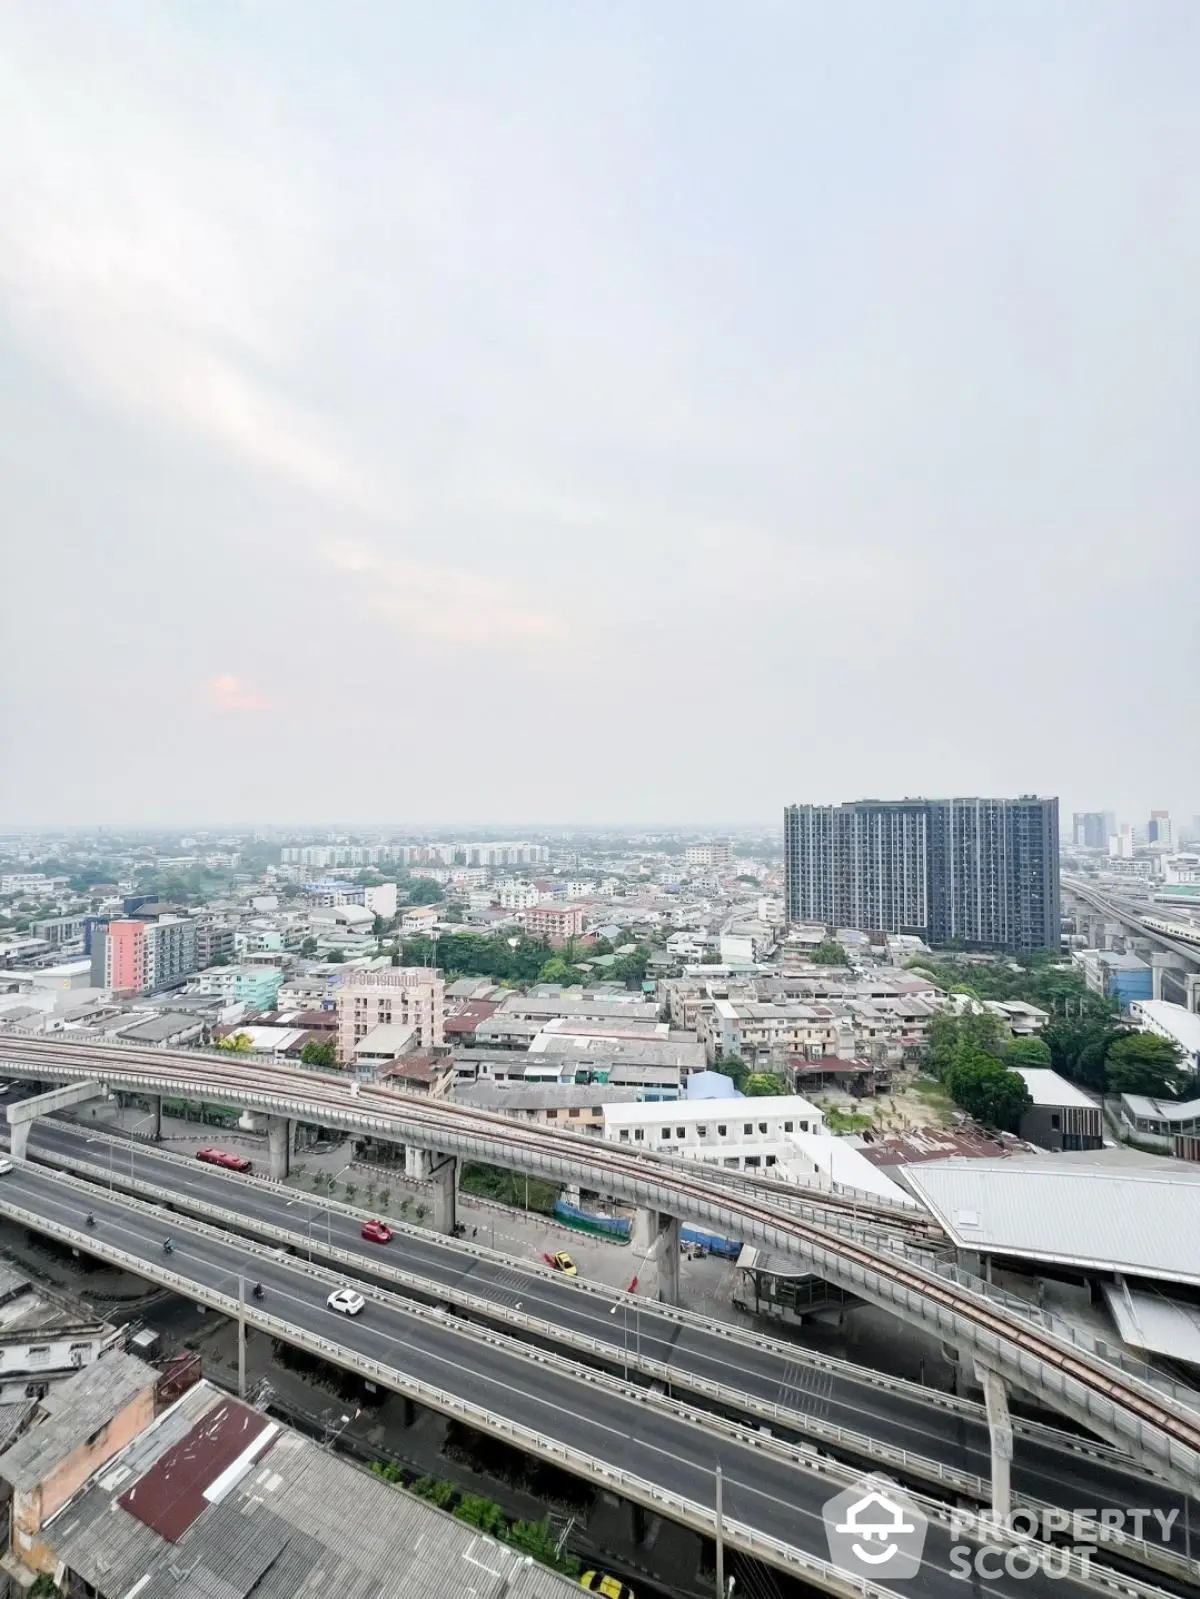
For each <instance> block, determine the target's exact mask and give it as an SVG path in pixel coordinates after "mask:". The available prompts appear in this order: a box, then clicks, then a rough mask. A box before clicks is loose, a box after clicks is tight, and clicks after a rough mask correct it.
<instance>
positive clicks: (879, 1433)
mask: <svg viewBox="0 0 1200 1599" xmlns="http://www.w3.org/2000/svg"><path fill="white" fill-rule="evenodd" d="M29 1150H30V1154H31V1155H32V1156H33V1157H34V1158H36V1159H41V1160H45V1161H48V1162H52V1163H53V1164H55V1165H59V1166H62V1167H63V1168H64V1169H67V1170H75V1171H80V1170H82V1169H84V1168H86V1167H88V1166H91V1167H96V1168H98V1169H99V1170H100V1171H101V1172H102V1173H103V1172H104V1171H105V1170H107V1171H108V1173H109V1174H110V1179H111V1181H113V1182H114V1183H115V1184H116V1185H117V1187H121V1186H123V1185H125V1184H126V1183H127V1182H129V1181H132V1182H133V1183H135V1184H136V1185H137V1187H138V1188H139V1190H141V1191H142V1192H145V1191H146V1189H147V1188H150V1189H152V1190H153V1193H152V1194H151V1195H150V1197H153V1198H157V1199H160V1200H162V1201H164V1202H169V1203H171V1204H172V1205H174V1206H175V1207H176V1208H178V1209H181V1210H184V1211H187V1210H189V1209H191V1210H192V1211H193V1213H196V1214H200V1215H203V1214H204V1212H205V1211H206V1210H207V1211H210V1212H211V1211H213V1210H214V1209H215V1210H220V1211H222V1212H225V1213H226V1214H227V1215H229V1214H234V1215H236V1216H237V1217H238V1218H239V1225H240V1226H244V1227H245V1228H246V1229H247V1230H248V1231H254V1230H255V1229H256V1228H258V1229H261V1230H263V1231H266V1230H268V1229H272V1228H275V1229H283V1230H284V1231H287V1232H289V1233H291V1234H293V1235H294V1236H295V1237H296V1238H297V1239H298V1240H299V1241H303V1242H304V1243H305V1244H306V1245H307V1247H308V1248H310V1249H311V1250H312V1252H313V1253H314V1254H315V1255H316V1256H317V1257H318V1258H319V1257H320V1256H321V1254H322V1253H324V1251H325V1250H326V1249H332V1250H336V1251H338V1252H339V1253H345V1254H349V1255H351V1256H354V1257H357V1258H358V1259H359V1260H360V1261H361V1266H360V1267H358V1268H357V1271H358V1273H360V1274H361V1275H362V1276H363V1277H366V1278H370V1277H371V1276H372V1274H375V1276H376V1278H377V1279H379V1274H380V1273H381V1272H383V1271H386V1270H387V1269H389V1268H391V1269H395V1270H397V1271H401V1272H404V1273H407V1274H410V1275H411V1276H412V1277H414V1278H416V1279H419V1281H420V1284H421V1287H420V1288H419V1289H418V1290H417V1291H418V1292H419V1293H421V1295H422V1297H424V1298H428V1299H431V1300H435V1301H436V1300H437V1299H438V1298H439V1296H443V1297H445V1298H448V1299H450V1298H461V1299H466V1298H469V1299H470V1300H471V1301H473V1302H474V1303H473V1305H472V1312H471V1313H472V1314H474V1315H476V1316H480V1315H482V1316H484V1317H486V1315H487V1310H486V1309H483V1310H482V1311H481V1310H480V1308H479V1306H480V1305H481V1304H482V1305H483V1306H485V1307H491V1309H492V1310H493V1311H494V1318H495V1323H496V1324H497V1325H504V1324H505V1323H506V1321H507V1322H508V1323H509V1325H510V1326H511V1324H512V1322H514V1321H515V1320H516V1318H515V1317H513V1316H512V1315H511V1313H512V1312H513V1311H515V1310H519V1311H521V1312H522V1313H523V1318H522V1319H524V1318H534V1319H535V1320H536V1321H538V1322H541V1323H544V1324H545V1325H546V1326H547V1328H548V1329H550V1330H551V1332H552V1334H557V1335H558V1337H557V1341H558V1342H559V1343H560V1344H566V1343H568V1341H569V1344H570V1346H571V1347H572V1348H573V1349H574V1350H575V1351H579V1350H581V1349H582V1350H585V1351H593V1350H594V1352H595V1355H596V1357H598V1358H600V1359H602V1360H604V1361H605V1363H606V1364H607V1365H609V1366H611V1367H613V1368H615V1369H623V1368H626V1367H630V1366H631V1367H635V1368H636V1367H639V1366H640V1367H642V1368H643V1369H654V1368H657V1369H658V1370H659V1371H660V1372H661V1371H664V1370H665V1372H666V1374H667V1378H668V1381H669V1382H670V1384H671V1387H672V1388H673V1389H674V1390H676V1391H680V1392H683V1393H685V1394H686V1393H688V1391H689V1390H691V1391H692V1392H696V1391H702V1392H703V1391H707V1392H710V1393H711V1391H712V1389H713V1387H719V1389H720V1391H721V1393H722V1395H723V1399H724V1403H723V1406H722V1408H723V1409H725V1410H726V1411H727V1412H730V1413H736V1412H737V1410H738V1408H739V1406H738V1400H739V1398H740V1397H741V1396H749V1397H750V1398H751V1399H752V1400H755V1401H758V1402H759V1403H760V1405H761V1406H762V1407H764V1408H765V1407H779V1415H778V1419H777V1421H776V1423H775V1427H776V1430H777V1431H781V1432H784V1433H787V1432H795V1433H796V1434H800V1435H804V1434H806V1433H807V1434H809V1435H811V1436H814V1437H815V1438H816V1439H817V1441H818V1442H820V1443H821V1445H822V1447H824V1448H827V1449H828V1448H830V1447H831V1443H830V1433H829V1428H830V1427H831V1426H832V1427H836V1428H842V1429H845V1430H846V1431H847V1432H848V1433H850V1434H855V1435H858V1436H863V1435H867V1436H869V1437H870V1438H872V1439H876V1440H879V1441H880V1442H882V1443H884V1444H887V1445H890V1446H891V1447H892V1448H894V1449H897V1450H904V1451H906V1452H907V1453H909V1454H910V1455H911V1456H915V1457H917V1460H918V1461H921V1460H924V1461H927V1462H928V1461H932V1462H936V1463H937V1464H940V1465H941V1466H945V1467H948V1468H949V1469H950V1470H951V1471H954V1472H959V1473H963V1474H968V1475H973V1476H977V1477H980V1478H982V1479H983V1480H984V1481H985V1482H986V1480H987V1478H988V1475H989V1472H990V1453H989V1442H988V1428H987V1422H986V1419H985V1417H984V1415H983V1413H982V1410H981V1409H979V1408H978V1407H975V1406H969V1405H965V1404H963V1403H961V1402H959V1401H953V1400H947V1399H946V1398H944V1397H942V1396H937V1395H932V1394H931V1395H923V1394H922V1393H921V1391H920V1390H919V1389H918V1388H916V1387H915V1386H914V1385H912V1384H909V1383H903V1382H898V1381H894V1380H891V1379H888V1378H886V1377H884V1376H883V1375H882V1374H879V1373H874V1372H869V1371H867V1370H865V1369H863V1368H858V1367H853V1366H850V1365H848V1364H846V1363H843V1362H835V1361H829V1360H825V1359H822V1358H820V1357H817V1356H813V1355H811V1354H810V1353H808V1352H807V1351H805V1350H803V1349H802V1348H800V1347H799V1346H789V1345H787V1344H783V1343H779V1342H777V1341H775V1340H770V1339H762V1338H761V1337H757V1336H751V1335H749V1334H748V1332H744V1331H741V1330H735V1331H731V1330H730V1329H728V1328H725V1327H723V1326H722V1325H720V1324H717V1323H711V1322H708V1321H707V1320H706V1319H705V1318H701V1317H697V1316H681V1315H679V1314H678V1313H677V1312H673V1311H671V1310H668V1309H666V1308H665V1307H661V1306H659V1305H658V1304H657V1303H656V1302H655V1301H653V1300H649V1299H640V1298H634V1297H632V1296H629V1295H622V1294H619V1293H614V1292H612V1291H610V1290H605V1289H596V1288H594V1287H591V1286H590V1285H588V1286H585V1285H581V1284H577V1283H574V1282H572V1281H570V1280H569V1279H566V1278H564V1277H562V1276H561V1275H557V1274H552V1273H549V1272H548V1271H546V1270H544V1269H542V1268H541V1267H540V1266H539V1265H537V1264H532V1265H531V1264H526V1263H522V1262H519V1261H514V1260H512V1259H509V1258H507V1257H500V1256H496V1255H494V1254H493V1253H492V1252H491V1251H489V1250H485V1249H480V1248H477V1247H475V1246H473V1245H471V1244H467V1243H461V1242H458V1241H456V1240H452V1239H448V1238H444V1237H441V1236H439V1235H437V1234H433V1233H427V1232H423V1231H420V1230H418V1229H415V1228H406V1227H401V1226H397V1227H396V1228H395V1231H394V1236H393V1239H392V1242H391V1243H390V1244H389V1245H386V1246H380V1245H377V1244H371V1243H367V1242H365V1241H364V1240H363V1239H362V1237H361V1234H360V1224H361V1220H362V1215H361V1214H356V1213H354V1212H353V1211H351V1210H350V1208H349V1207H347V1206H344V1205H338V1204H334V1205H330V1204H328V1203H327V1202H325V1201H323V1200H322V1199H320V1198H317V1197H309V1196H308V1195H306V1194H301V1193H298V1192H296V1191H293V1190H288V1189H285V1188H281V1187H279V1186H277V1185H275V1184H272V1183H266V1182H259V1181H256V1180H248V1179H246V1178H244V1177H238V1176H234V1175H231V1174H229V1173H226V1172H222V1171H221V1170H220V1169H219V1168H214V1167H211V1166H206V1165H203V1164H201V1163H200V1162H198V1161H195V1160H189V1159H187V1158H184V1157H181V1156H179V1155H173V1154H168V1153H165V1152H160V1151H158V1150H156V1149H154V1148H153V1146H148V1145H144V1144H141V1143H129V1142H126V1141H125V1140H122V1139H113V1138H111V1137H105V1136H102V1135H97V1134H96V1133H95V1132H94V1130H91V1129H88V1128H87V1127H86V1126H76V1125H73V1124H71V1123H69V1122H66V1121H62V1120H57V1119H56V1120H42V1121H39V1122H38V1123H37V1124H36V1125H35V1127H34V1128H33V1131H32V1134H31V1139H30V1146H29ZM100 1181H101V1182H102V1181H103V1178H102V1177H101V1179H100ZM363 1214H365V1213H363ZM351 1269H352V1270H354V1269H355V1268H351ZM379 1280H383V1279H379ZM564 1335H565V1336H564ZM584 1358H585V1359H586V1358H589V1356H588V1354H586V1353H585V1355H584ZM750 1413H751V1414H752V1415H753V1414H754V1412H753V1411H752V1412H750ZM762 1414H763V1410H761V1409H760V1410H758V1412H757V1415H758V1416H759V1417H761V1415H762ZM789 1421H790V1422H791V1426H789ZM1081 1444H1082V1441H1072V1440H1070V1439H1069V1438H1067V1437H1066V1436H1065V1435H1061V1436H1060V1437H1058V1438H1055V1436H1054V1434H1053V1433H1052V1432H1051V1431H1050V1429H1047V1428H1041V1427H1036V1426H1028V1425H1026V1426H1023V1425H1022V1424H1021V1423H1020V1422H1018V1423H1017V1431H1016V1449H1015V1459H1014V1462H1013V1487H1014V1490H1015V1492H1016V1493H1017V1495H1018V1496H1019V1497H1021V1498H1024V1499H1027V1500H1031V1501H1039V1502H1044V1503H1049V1504H1053V1505H1056V1506H1060V1507H1062V1508H1064V1509H1067V1510H1071V1511H1081V1510H1085V1509H1091V1508H1097V1507H1101V1506H1121V1505H1128V1506H1131V1507H1132V1506H1134V1505H1137V1506H1144V1507H1145V1508H1147V1509H1153V1508H1161V1509H1163V1510H1167V1511H1169V1510H1171V1509H1176V1510H1179V1511H1180V1512H1181V1514H1180V1515H1179V1516H1178V1517H1177V1518H1176V1520H1175V1522H1174V1524H1173V1527H1172V1534H1173V1537H1172V1542H1173V1544H1174V1546H1176V1547H1178V1548H1179V1550H1180V1552H1182V1551H1183V1549H1184V1547H1185V1546H1186V1544H1187V1542H1188V1541H1189V1538H1190V1527H1191V1525H1192V1521H1193V1513H1194V1516H1195V1525H1196V1527H1197V1529H1198V1530H1200V1504H1197V1505H1195V1506H1193V1507H1188V1509H1187V1511H1186V1513H1184V1504H1183V1498H1182V1496H1181V1495H1180V1494H1179V1492H1178V1491H1176V1490H1174V1489H1172V1488H1171V1487H1169V1486H1167V1485H1166V1484H1163V1483H1160V1482H1158V1481H1156V1480H1154V1479H1148V1478H1146V1477H1145V1476H1144V1475H1142V1474H1140V1473H1137V1472H1136V1471H1135V1470H1133V1469H1132V1468H1131V1467H1130V1466H1129V1465H1128V1464H1126V1463H1124V1462H1123V1461H1121V1459H1120V1457H1119V1456H1115V1455H1113V1454H1112V1453H1111V1452H1109V1451H1106V1450H1103V1449H1093V1450H1090V1451H1089V1450H1085V1449H1084V1448H1082V1447H1081ZM833 1447H834V1452H835V1453H836V1452H839V1451H838V1450H837V1448H836V1445H834V1446H833ZM841 1452H842V1453H843V1454H844V1455H845V1456H846V1457H847V1458H850V1459H860V1460H861V1459H863V1458H864V1457H863V1456H861V1455H859V1454H856V1452H855V1450H854V1449H853V1447H849V1448H846V1447H845V1446H843V1449H842V1451H841ZM912 1475H913V1476H914V1477H915V1478H917V1479H920V1478H921V1477H922V1476H924V1477H925V1478H926V1480H927V1479H928V1478H929V1477H930V1476H932V1475H934V1472H933V1471H930V1472H926V1473H922V1472H921V1471H920V1470H919V1469H918V1470H917V1471H915V1472H914V1473H912Z"/></svg>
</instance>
